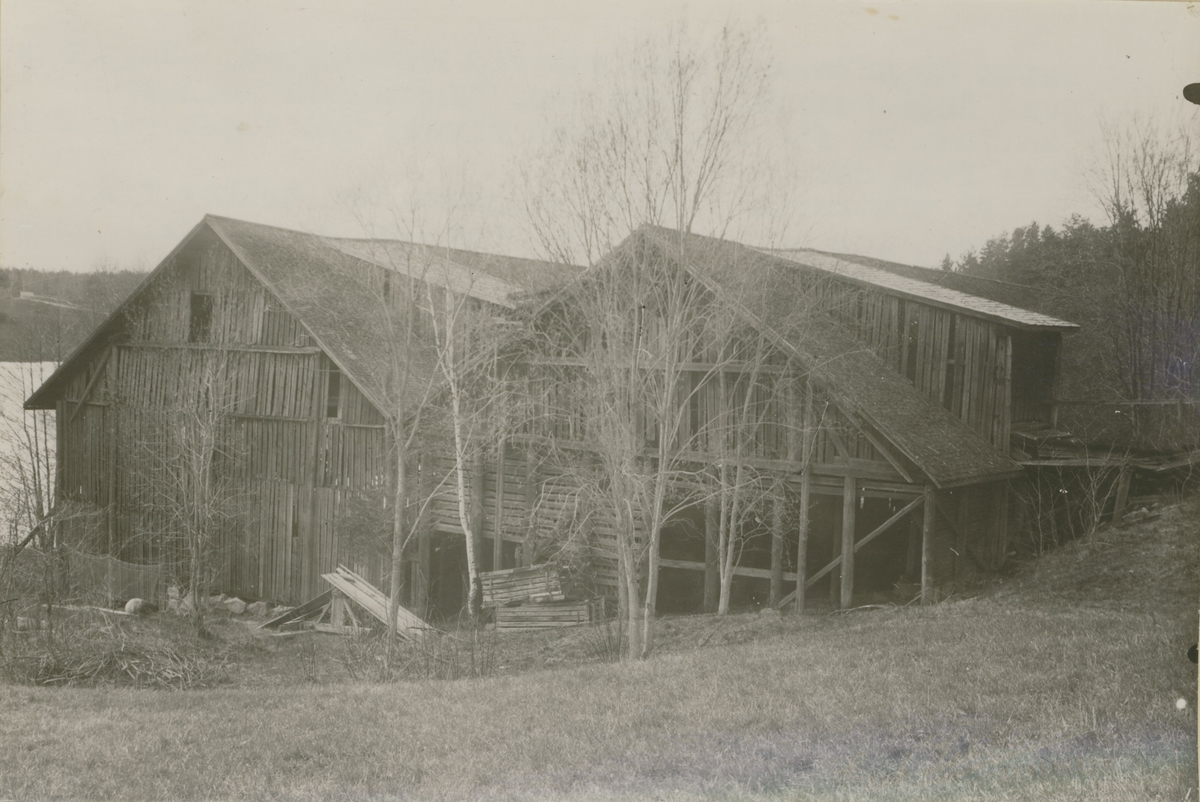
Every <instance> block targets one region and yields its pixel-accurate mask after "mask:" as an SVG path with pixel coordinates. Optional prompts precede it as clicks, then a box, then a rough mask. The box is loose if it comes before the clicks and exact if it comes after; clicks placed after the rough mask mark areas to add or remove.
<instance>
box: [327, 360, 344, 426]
mask: <svg viewBox="0 0 1200 802" xmlns="http://www.w3.org/2000/svg"><path fill="white" fill-rule="evenodd" d="M341 399H342V372H341V371H340V370H338V369H337V368H332V369H331V370H330V371H329V384H328V389H327V390H326V391H325V417H327V418H336V417H337V416H338V405H339V403H340V402H341Z"/></svg>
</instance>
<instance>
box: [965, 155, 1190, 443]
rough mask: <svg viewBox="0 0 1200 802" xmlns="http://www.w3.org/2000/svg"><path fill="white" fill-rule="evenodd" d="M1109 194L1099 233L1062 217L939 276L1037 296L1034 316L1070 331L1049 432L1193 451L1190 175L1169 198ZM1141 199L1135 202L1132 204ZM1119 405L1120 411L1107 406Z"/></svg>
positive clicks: (1159, 189)
mask: <svg viewBox="0 0 1200 802" xmlns="http://www.w3.org/2000/svg"><path fill="white" fill-rule="evenodd" d="M1168 186H1169V182H1162V181H1160V182H1157V184H1156V187H1155V190H1156V191H1155V192H1141V193H1133V192H1129V191H1128V190H1129V189H1132V188H1133V187H1122V188H1121V189H1122V191H1121V192H1116V193H1114V194H1113V197H1112V201H1113V202H1112V203H1111V205H1110V207H1109V216H1110V220H1109V222H1108V224H1107V225H1095V224H1093V223H1092V222H1090V221H1088V220H1085V219H1083V218H1082V217H1078V216H1075V217H1072V218H1070V219H1069V220H1067V221H1066V222H1065V223H1064V224H1063V225H1062V226H1061V227H1059V228H1058V229H1055V228H1052V227H1050V226H1039V225H1038V224H1037V223H1030V224H1029V225H1028V226H1024V227H1020V228H1017V229H1014V230H1013V232H1012V233H1011V234H1002V235H1000V236H998V237H993V238H992V239H990V240H988V241H987V243H986V244H985V245H984V246H983V248H982V249H981V250H980V251H978V252H976V251H968V252H967V253H965V254H963V256H962V257H960V258H959V259H957V260H951V259H950V257H949V256H947V257H946V259H945V260H944V261H943V263H942V267H943V268H945V269H951V270H956V271H962V272H964V273H967V274H969V275H974V276H981V277H985V278H991V279H996V280H999V281H1007V282H1013V283H1018V284H1026V285H1029V286H1033V287H1036V288H1038V289H1039V290H1040V292H1039V293H1038V295H1037V298H1038V302H1037V303H1038V306H1039V308H1038V311H1040V312H1045V313H1047V314H1051V315H1054V316H1056V317H1060V318H1065V319H1066V320H1069V321H1071V322H1073V323H1078V324H1080V326H1081V327H1082V330H1081V331H1080V332H1079V333H1078V334H1072V335H1069V336H1068V337H1066V338H1065V340H1064V343H1063V349H1062V354H1061V356H1060V362H1059V365H1060V370H1059V384H1058V396H1059V399H1061V400H1065V401H1068V402H1074V403H1075V404H1078V403H1080V402H1096V403H1097V406H1094V407H1090V408H1089V407H1082V406H1060V415H1059V424H1060V428H1064V429H1067V430H1068V431H1071V432H1072V433H1074V434H1076V435H1077V436H1081V437H1084V438H1085V439H1087V440H1089V441H1092V442H1104V443H1109V444H1113V445H1125V446H1129V447H1134V448H1139V449H1147V450H1156V451H1171V450H1175V449H1177V448H1181V447H1188V446H1196V445H1200V386H1198V380H1200V371H1198V370H1197V367H1196V362H1197V360H1198V359H1200V172H1195V171H1189V172H1188V174H1187V176H1186V182H1177V183H1176V184H1175V187H1177V190H1175V191H1169V190H1164V189H1163V188H1164V187H1168ZM1139 195H1140V197H1139ZM1117 400H1122V401H1126V402H1132V403H1129V404H1127V405H1118V404H1112V403H1103V404H1101V402H1113V401H1117Z"/></svg>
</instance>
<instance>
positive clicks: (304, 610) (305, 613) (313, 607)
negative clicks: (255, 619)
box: [259, 590, 333, 629]
mask: <svg viewBox="0 0 1200 802" xmlns="http://www.w3.org/2000/svg"><path fill="white" fill-rule="evenodd" d="M332 600H333V591H332V590H327V591H325V592H324V593H322V594H321V595H319V596H316V597H314V598H312V599H309V600H308V601H306V602H305V603H304V604H302V605H300V606H299V607H293V608H292V609H290V610H288V611H287V612H286V613H284V614H283V615H279V616H276V617H275V618H272V619H271V620H270V621H266V622H264V623H263V624H261V625H260V626H259V629H275V628H276V627H281V626H283V625H284V624H290V623H291V622H293V621H302V620H303V619H305V618H310V617H312V616H314V615H317V614H318V613H320V612H321V610H323V609H325V607H326V606H328V605H329V603H330V602H331V601H332Z"/></svg>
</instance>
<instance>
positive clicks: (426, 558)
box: [409, 457, 433, 618]
mask: <svg viewBox="0 0 1200 802" xmlns="http://www.w3.org/2000/svg"><path fill="white" fill-rule="evenodd" d="M416 462H417V463H418V464H419V465H420V468H419V470H418V472H417V476H416V481H417V499H418V500H423V499H425V498H427V497H428V495H429V493H430V490H431V488H430V481H429V480H430V475H429V472H430V470H431V466H430V464H429V461H428V459H422V458H420V457H418V459H417V460H416ZM409 525H410V526H413V525H415V526H416V528H417V561H416V563H415V564H414V565H413V566H412V568H413V577H412V581H411V583H410V584H409V587H411V588H412V592H411V602H412V608H413V612H414V613H416V614H417V615H418V616H420V617H421V618H425V617H427V616H428V615H429V584H430V570H431V568H432V566H431V564H430V563H431V558H432V556H433V548H432V544H431V543H430V540H429V539H430V532H429V521H428V519H427V518H426V517H425V516H422V518H421V520H418V521H416V522H415V524H413V523H410V524H409Z"/></svg>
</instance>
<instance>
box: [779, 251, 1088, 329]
mask: <svg viewBox="0 0 1200 802" xmlns="http://www.w3.org/2000/svg"><path fill="white" fill-rule="evenodd" d="M764 252H768V253H771V254H773V255H776V256H780V257H782V258H784V259H786V260H789V261H791V262H795V263H797V264H801V265H805V266H806V267H810V268H812V269H814V270H819V271H821V272H823V273H827V274H829V275H833V276H837V277H838V278H842V279H846V280H849V281H851V282H854V283H856V284H860V285H865V286H869V287H874V288H877V289H881V290H883V291H884V292H888V293H891V294H894V295H900V296H903V297H906V298H911V299H913V300H916V301H921V302H924V303H928V304H931V305H933V306H940V307H943V308H949V309H954V310H957V311H960V312H963V313H965V314H968V315H973V316H976V317H982V318H985V319H988V320H993V321H996V322H998V323H1003V324H1005V325H1008V326H1012V327H1014V328H1018V329H1027V330H1037V331H1075V330H1077V329H1078V328H1079V326H1078V325H1076V324H1075V323H1071V322H1069V321H1066V320H1060V319H1059V318H1056V317H1052V316H1050V315H1044V314H1042V313H1040V312H1034V311H1032V310H1029V309H1023V308H1021V307H1018V306H1013V305H1011V304H1007V303H1003V302H1001V301H997V300H993V299H991V298H987V297H983V296H981V295H976V294H972V293H968V292H963V291H961V290H957V289H954V288H952V287H948V286H944V285H943V284H938V283H934V282H931V281H924V280H922V279H918V278H915V277H914V276H913V275H911V274H912V272H913V271H911V270H910V271H903V272H901V271H899V270H887V269H883V268H881V267H877V266H873V265H871V264H866V263H865V262H869V261H872V260H865V259H864V260H862V261H857V259H858V257H843V256H837V255H834V254H829V253H822V252H821V251H812V250H806V249H802V248H788V249H772V250H770V251H764ZM905 273H907V274H908V275H905ZM989 294H991V293H989Z"/></svg>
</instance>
